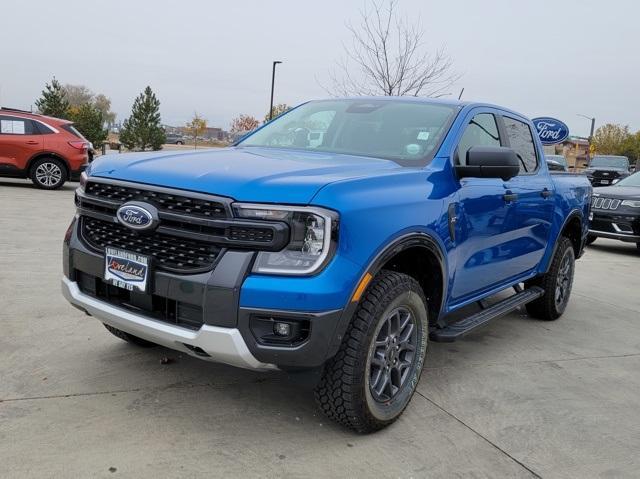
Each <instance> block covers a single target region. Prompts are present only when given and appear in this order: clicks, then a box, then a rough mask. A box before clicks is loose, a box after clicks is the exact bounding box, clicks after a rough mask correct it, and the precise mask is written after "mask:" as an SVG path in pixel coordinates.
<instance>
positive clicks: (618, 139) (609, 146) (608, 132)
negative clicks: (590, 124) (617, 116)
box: [593, 123, 630, 155]
mask: <svg viewBox="0 0 640 479" xmlns="http://www.w3.org/2000/svg"><path fill="white" fill-rule="evenodd" d="M629 136H630V134H629V127H628V126H622V125H615V124H612V123H607V124H606V125H603V126H601V127H599V128H598V129H597V130H596V132H595V134H594V135H593V144H594V145H595V148H596V152H597V153H598V154H601V155H617V154H620V151H621V150H622V147H623V145H624V143H625V141H627V139H628V138H629Z"/></svg>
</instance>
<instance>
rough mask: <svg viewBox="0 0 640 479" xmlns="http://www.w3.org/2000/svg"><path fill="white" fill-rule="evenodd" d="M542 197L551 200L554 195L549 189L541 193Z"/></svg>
mask: <svg viewBox="0 0 640 479" xmlns="http://www.w3.org/2000/svg"><path fill="white" fill-rule="evenodd" d="M540 195H541V196H542V197H543V198H549V197H550V196H551V195H553V191H551V190H549V189H548V188H545V189H544V190H542V191H541V192H540Z"/></svg>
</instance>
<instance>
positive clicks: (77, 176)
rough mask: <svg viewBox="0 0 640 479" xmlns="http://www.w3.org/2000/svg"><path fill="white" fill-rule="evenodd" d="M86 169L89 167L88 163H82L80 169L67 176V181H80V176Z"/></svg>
mask: <svg viewBox="0 0 640 479" xmlns="http://www.w3.org/2000/svg"><path fill="white" fill-rule="evenodd" d="M88 167H89V163H84V164H82V165H80V167H78V169H77V170H75V171H71V173H70V175H69V180H71V181H78V180H79V179H80V175H81V174H82V172H83V171H84V170H86V169H87V168H88Z"/></svg>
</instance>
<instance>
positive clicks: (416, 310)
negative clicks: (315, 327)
mask: <svg viewBox="0 0 640 479" xmlns="http://www.w3.org/2000/svg"><path fill="white" fill-rule="evenodd" d="M426 305H427V301H426V298H425V296H424V293H423V291H422V288H421V287H420V285H419V284H418V282H417V281H416V280H415V279H413V278H412V277H411V276H408V275H406V274H402V273H396V272H393V271H386V270H383V271H381V272H380V273H379V274H378V275H377V276H376V277H375V278H374V280H373V281H372V283H371V285H370V286H369V287H368V288H367V291H366V293H365V295H364V297H363V298H362V299H361V301H360V304H359V305H358V308H357V310H356V312H355V313H354V317H353V319H352V321H351V324H350V325H349V327H348V328H347V331H346V333H345V336H344V338H343V341H342V344H341V346H340V349H339V350H338V353H337V354H336V355H335V356H334V357H333V358H332V359H330V360H329V361H328V362H327V363H326V364H325V367H324V371H323V373H322V377H321V379H320V381H319V382H318V384H317V386H316V389H315V398H316V402H317V404H318V407H319V408H320V409H321V410H322V411H323V412H324V414H326V415H327V416H328V417H329V418H331V419H333V420H334V421H336V422H338V423H340V424H342V425H344V426H346V427H347V428H350V429H352V430H354V431H356V432H359V433H370V432H373V431H377V430H379V429H382V428H384V427H386V426H388V425H389V424H391V423H393V422H394V421H395V420H396V419H398V417H400V415H401V414H402V412H403V411H404V409H405V408H406V407H407V405H408V404H409V401H410V400H411V397H412V396H413V393H414V392H415V389H416V386H417V384H418V380H419V379H420V374H421V372H422V367H423V365H424V359H425V355H426V348H427V337H428V334H429V333H428V329H429V328H428V316H427V306H426ZM401 309H402V310H403V311H407V312H409V313H410V314H411V315H413V319H412V320H411V321H412V324H414V325H415V331H416V336H415V337H414V338H413V340H414V341H415V350H414V354H413V357H412V359H411V360H410V362H411V366H409V368H410V369H409V372H408V373H407V374H406V376H405V380H404V382H403V383H402V384H401V386H400V387H399V388H398V389H397V392H396V393H394V394H395V395H394V396H392V397H391V398H390V399H389V400H388V401H387V402H379V400H378V401H377V400H375V399H374V397H373V393H372V391H371V388H370V387H369V382H370V381H371V379H370V376H371V371H372V370H371V368H372V367H378V366H372V365H371V358H372V355H374V354H376V353H375V351H376V348H377V347H379V346H375V345H374V342H375V340H376V339H378V340H379V334H380V333H381V331H382V330H381V328H382V327H383V326H384V325H385V324H387V323H386V322H387V321H389V319H388V318H389V317H390V315H393V312H394V311H399V310H401ZM399 322H400V321H399ZM389 324H390V323H389ZM412 331H413V330H412ZM400 332H401V333H402V331H400ZM399 336H400V334H399V335H398V337H399ZM396 349H397V348H396ZM400 354H401V353H400ZM385 357H386V356H385ZM404 357H405V358H407V356H404ZM398 360H399V361H400V362H403V361H401V357H400V356H398Z"/></svg>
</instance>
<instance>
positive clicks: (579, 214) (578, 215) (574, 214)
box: [542, 209, 585, 273]
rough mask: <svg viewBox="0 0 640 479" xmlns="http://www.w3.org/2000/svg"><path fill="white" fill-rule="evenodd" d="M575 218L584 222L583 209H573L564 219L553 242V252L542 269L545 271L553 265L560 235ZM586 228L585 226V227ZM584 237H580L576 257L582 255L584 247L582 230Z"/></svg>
mask: <svg viewBox="0 0 640 479" xmlns="http://www.w3.org/2000/svg"><path fill="white" fill-rule="evenodd" d="M574 218H578V219H579V220H580V224H581V225H583V224H584V216H583V214H582V211H581V210H578V209H574V210H572V211H571V213H569V214H568V215H567V217H566V218H565V219H564V222H563V223H562V226H561V227H560V229H559V230H558V235H557V236H556V238H555V241H554V242H553V249H552V250H551V254H550V255H549V257H548V258H547V259H546V264H545V265H544V268H543V269H542V272H543V273H546V272H547V271H549V267H550V266H551V262H552V260H553V257H554V256H555V254H556V250H557V249H558V240H559V239H560V237H561V236H562V232H563V231H564V230H565V228H566V227H567V225H568V224H569V223H570V222H571V221H572V220H573V219H574ZM583 230H584V228H583ZM582 236H583V237H582V238H580V251H576V257H580V254H581V251H582V248H583V247H584V236H585V235H584V231H583V232H582Z"/></svg>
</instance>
